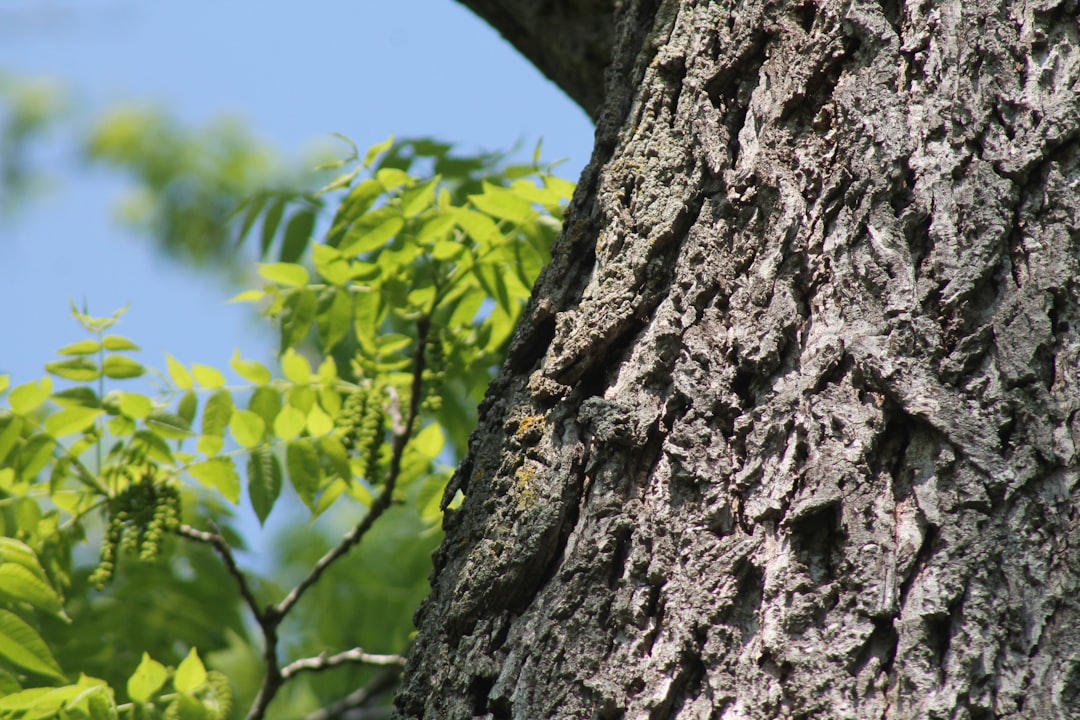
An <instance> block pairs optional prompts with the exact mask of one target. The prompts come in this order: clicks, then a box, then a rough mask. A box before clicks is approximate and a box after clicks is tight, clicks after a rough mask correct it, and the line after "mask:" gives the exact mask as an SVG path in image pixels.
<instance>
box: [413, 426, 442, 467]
mask: <svg viewBox="0 0 1080 720" xmlns="http://www.w3.org/2000/svg"><path fill="white" fill-rule="evenodd" d="M445 444H446V436H445V435H443V430H442V427H441V426H440V425H439V424H438V423H431V424H430V425H428V426H427V427H426V428H424V429H423V430H421V431H420V432H418V433H417V434H416V437H415V438H414V439H413V448H414V449H415V450H416V451H417V452H418V453H420V454H421V455H423V456H424V457H427V458H431V459H432V460H434V459H435V458H437V457H439V454H440V453H441V452H442V449H443V445H445Z"/></svg>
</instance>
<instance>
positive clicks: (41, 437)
mask: <svg viewBox="0 0 1080 720" xmlns="http://www.w3.org/2000/svg"><path fill="white" fill-rule="evenodd" d="M55 446H56V442H55V441H54V440H53V439H52V437H50V436H49V435H46V434H44V433H38V434H36V435H31V436H30V437H29V438H27V440H26V442H25V444H24V445H23V446H22V448H20V450H19V455H18V460H17V462H16V463H15V465H16V468H17V469H18V471H19V475H20V477H21V479H22V480H23V481H24V482H30V481H32V480H33V479H34V478H35V477H37V474H38V473H39V472H41V470H42V468H44V467H45V466H46V465H48V464H49V460H51V459H52V451H53V448H54V447H55Z"/></svg>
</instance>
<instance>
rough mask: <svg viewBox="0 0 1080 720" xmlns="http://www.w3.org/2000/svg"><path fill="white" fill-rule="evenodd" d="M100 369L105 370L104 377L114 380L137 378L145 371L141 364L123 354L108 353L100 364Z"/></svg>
mask: <svg viewBox="0 0 1080 720" xmlns="http://www.w3.org/2000/svg"><path fill="white" fill-rule="evenodd" d="M102 370H104V372H105V377H110V378H113V379H114V380H126V379H127V378H137V377H141V376H142V375H143V373H145V372H146V368H144V367H143V366H142V365H141V364H139V363H138V362H136V361H134V360H132V359H131V358H129V357H125V356H123V355H110V356H109V357H107V358H105V362H104V363H103V364H102Z"/></svg>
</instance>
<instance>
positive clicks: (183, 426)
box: [146, 410, 191, 440]
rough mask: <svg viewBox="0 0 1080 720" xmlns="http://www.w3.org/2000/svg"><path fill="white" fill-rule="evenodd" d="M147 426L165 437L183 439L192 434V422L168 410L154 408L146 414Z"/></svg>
mask: <svg viewBox="0 0 1080 720" xmlns="http://www.w3.org/2000/svg"><path fill="white" fill-rule="evenodd" d="M146 426H147V427H148V428H150V429H151V430H153V431H154V432H155V433H157V434H158V435H160V436H161V437H163V438H168V439H170V440H183V439H184V438H186V437H188V436H189V435H191V423H189V422H188V421H187V420H185V419H184V418H183V417H182V416H180V415H177V414H175V413H171V412H168V411H167V410H153V411H151V412H150V414H148V415H147V416H146Z"/></svg>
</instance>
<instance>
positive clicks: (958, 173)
mask: <svg viewBox="0 0 1080 720" xmlns="http://www.w3.org/2000/svg"><path fill="white" fill-rule="evenodd" d="M1076 11H1077V7H1076V4H1075V3H1074V2H1057V1H1056V0H1035V1H1031V2H1008V1H1007V0H963V1H960V0H946V1H944V2H939V3H921V2H915V1H914V0H910V1H909V2H906V3H905V2H896V1H894V0H884V1H875V0H854V1H853V2H848V1H845V2H840V1H839V0H821V1H820V2H813V1H812V0H808V1H804V2H789V1H784V0H777V1H767V0H743V1H742V2H736V0H724V1H720V2H710V1H708V0H682V1H681V2H677V1H674V0H671V1H665V0H651V1H650V0H641V1H640V2H628V3H626V4H625V7H624V8H622V9H621V10H620V11H619V13H618V23H619V24H618V29H619V32H618V36H617V40H616V42H615V54H614V60H613V63H612V71H611V73H610V74H609V85H608V91H607V95H606V99H605V104H604V110H603V114H602V116H601V122H600V125H599V127H598V132H597V142H598V144H597V149H596V154H595V155H594V158H593V162H592V163H591V164H590V166H589V167H588V168H587V169H586V171H585V174H584V176H583V178H582V182H581V184H580V186H579V189H578V195H577V197H576V198H575V201H574V203H573V204H572V207H571V211H570V213H569V214H568V218H567V223H566V227H565V228H564V231H563V235H562V237H561V238H560V240H559V243H558V246H557V248H556V252H555V257H554V260H553V262H552V265H551V266H550V267H549V268H548V269H547V270H546V271H545V273H544V274H543V275H542V277H541V279H540V281H539V283H538V285H537V288H536V291H535V295H534V297H533V300H532V301H531V303H530V305H529V308H528V310H527V312H526V319H525V321H524V322H523V323H522V326H521V327H520V328H519V330H518V332H517V334H516V336H515V339H514V342H513V346H512V349H511V355H510V358H509V360H508V361H507V363H506V366H505V367H504V368H503V371H502V374H501V375H500V377H499V379H498V380H497V381H496V383H495V384H494V385H493V387H492V389H491V392H490V393H489V396H488V399H487V400H486V401H485V404H484V406H483V407H482V420H481V426H480V428H479V430H478V431H477V432H476V433H475V435H474V437H473V440H472V443H471V453H470V455H469V457H468V458H467V459H466V461H465V462H464V464H463V465H462V467H461V468H460V469H459V471H458V473H457V475H456V476H455V480H454V482H453V483H452V485H451V488H450V490H449V494H453V493H454V492H455V491H456V490H458V489H460V491H461V492H462V493H463V494H464V502H463V505H462V507H461V509H460V510H459V511H457V512H455V513H451V514H448V516H447V518H446V531H447V536H446V541H445V543H444V545H443V546H442V548H441V549H440V550H439V552H438V553H437V555H436V558H435V571H434V574H433V594H432V595H431V597H430V598H429V599H428V601H427V602H426V603H425V605H424V606H423V608H422V609H421V611H420V612H419V614H418V627H419V635H418V638H417V643H416V647H415V650H414V652H413V654H412V657H411V659H410V664H409V668H408V670H407V672H406V676H405V681H404V686H403V689H402V691H401V693H400V694H399V696H398V701H397V702H398V710H399V713H400V715H401V716H402V717H409V718H420V717H423V718H433V719H434V718H439V719H441V720H445V719H450V718H473V717H476V718H521V719H529V720H535V719H537V718H606V719H613V718H627V719H631V718H652V719H656V718H718V719H721V718H722V719H724V720H734V719H742V718H755V719H756V718H761V719H765V718H781V717H790V718H853V719H855V718H857V719H860V720H861V719H864V718H890V719H900V718H904V719H906V718H954V719H956V720H975V719H983V718H1016V719H1019V718H1047V719H1064V718H1080V593H1078V590H1080V489H1078V483H1077V481H1078V477H1080V470H1078V455H1077V445H1078V444H1080V412H1078V411H1080V291H1078V285H1077V282H1076V278H1078V277H1080V267H1078V266H1080V142H1078V138H1080V94H1078V81H1080V41H1078V33H1077V18H1076V15H1075V13H1076Z"/></svg>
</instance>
